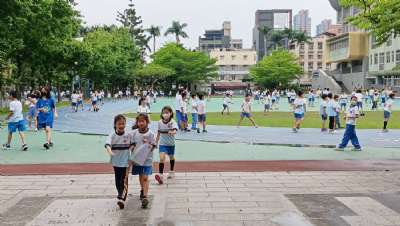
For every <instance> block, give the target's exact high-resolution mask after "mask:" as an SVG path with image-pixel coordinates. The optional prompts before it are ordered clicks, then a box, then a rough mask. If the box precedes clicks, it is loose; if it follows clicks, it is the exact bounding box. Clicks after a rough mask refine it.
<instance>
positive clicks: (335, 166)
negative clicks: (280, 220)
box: [0, 160, 400, 176]
mask: <svg viewBox="0 0 400 226" xmlns="http://www.w3.org/2000/svg"><path fill="white" fill-rule="evenodd" d="M166 165H168V164H166ZM154 166H155V169H157V168H158V166H157V165H156V164H155V165H154ZM383 170H390V171H395V170H396V171H398V170H400V160H327V161H325V160H323V161H316V160H305V161H212V162H177V169H176V171H178V172H264V171H383ZM154 171H155V172H156V170H154ZM112 172H113V170H112V167H111V165H110V164H108V163H71V164H28V165H1V166H0V175H3V176H15V175H67V174H103V173H112Z"/></svg>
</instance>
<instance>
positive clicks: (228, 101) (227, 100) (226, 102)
mask: <svg viewBox="0 0 400 226" xmlns="http://www.w3.org/2000/svg"><path fill="white" fill-rule="evenodd" d="M229 103H230V99H229V97H224V104H225V105H228V104H229Z"/></svg>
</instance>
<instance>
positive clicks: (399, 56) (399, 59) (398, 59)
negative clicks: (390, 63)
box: [396, 50, 400, 63]
mask: <svg viewBox="0 0 400 226" xmlns="http://www.w3.org/2000/svg"><path fill="white" fill-rule="evenodd" d="M396 63H400V50H397V51H396Z"/></svg>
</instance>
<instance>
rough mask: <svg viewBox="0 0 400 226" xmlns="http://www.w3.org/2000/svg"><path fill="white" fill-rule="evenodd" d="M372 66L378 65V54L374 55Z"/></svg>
mask: <svg viewBox="0 0 400 226" xmlns="http://www.w3.org/2000/svg"><path fill="white" fill-rule="evenodd" d="M374 64H378V54H377V53H375V55H374Z"/></svg>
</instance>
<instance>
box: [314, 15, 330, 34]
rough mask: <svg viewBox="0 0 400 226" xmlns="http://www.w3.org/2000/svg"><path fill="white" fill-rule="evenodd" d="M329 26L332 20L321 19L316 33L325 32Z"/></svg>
mask: <svg viewBox="0 0 400 226" xmlns="http://www.w3.org/2000/svg"><path fill="white" fill-rule="evenodd" d="M331 26H332V20H330V19H329V20H328V19H326V20H323V21H321V23H320V24H318V25H317V35H320V34H322V33H324V32H327V31H328V30H329V28H330V27H331Z"/></svg>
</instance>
